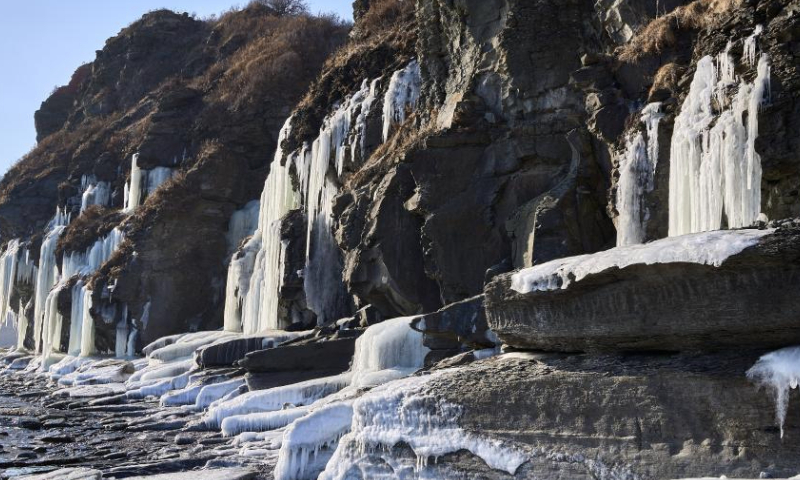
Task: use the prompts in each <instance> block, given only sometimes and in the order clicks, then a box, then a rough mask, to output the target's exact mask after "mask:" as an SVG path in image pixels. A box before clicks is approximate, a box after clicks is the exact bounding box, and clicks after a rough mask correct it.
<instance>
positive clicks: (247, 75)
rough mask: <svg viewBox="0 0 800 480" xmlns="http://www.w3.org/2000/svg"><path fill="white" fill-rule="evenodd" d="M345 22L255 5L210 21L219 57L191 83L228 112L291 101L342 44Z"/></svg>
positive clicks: (329, 17) (346, 27)
mask: <svg viewBox="0 0 800 480" xmlns="http://www.w3.org/2000/svg"><path fill="white" fill-rule="evenodd" d="M349 31H350V24H349V23H347V22H344V21H342V20H341V19H340V18H338V17H336V16H334V15H296V16H276V15H274V14H272V13H271V12H270V10H269V9H268V8H266V7H264V6H263V5H260V4H258V3H252V4H250V5H248V6H247V7H245V8H244V9H243V10H232V11H229V12H228V13H226V14H224V15H222V16H221V17H220V18H219V19H218V20H215V22H214V35H216V36H218V37H219V44H220V45H221V46H222V47H221V50H222V51H226V50H228V49H232V48H233V47H237V46H238V48H235V50H233V52H232V53H231V54H230V55H227V56H223V58H220V59H219V61H217V62H216V63H215V64H214V65H212V66H211V67H210V68H209V69H208V71H207V72H205V73H204V74H203V75H202V76H201V77H199V78H197V79H195V81H194V82H193V85H192V86H193V87H195V88H198V89H200V90H202V91H207V92H208V91H212V90H213V93H212V97H211V98H212V100H213V101H216V102H219V103H221V104H225V105H226V106H227V108H229V109H230V110H239V109H240V108H242V107H244V106H247V105H248V104H253V103H259V102H261V103H263V102H265V101H267V100H269V99H274V98H282V99H284V100H289V101H292V102H296V101H297V100H299V99H300V97H301V96H302V95H303V94H304V93H305V91H306V88H307V86H308V84H309V83H311V81H312V80H313V79H314V76H315V75H316V73H317V72H318V71H319V69H320V68H321V66H322V64H323V63H324V61H325V59H326V58H327V57H328V55H329V54H330V53H331V52H333V51H335V50H336V49H337V48H338V47H339V46H340V45H342V44H343V43H344V42H345V41H346V39H347V35H348V33H349Z"/></svg>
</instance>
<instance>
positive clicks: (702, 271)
mask: <svg viewBox="0 0 800 480" xmlns="http://www.w3.org/2000/svg"><path fill="white" fill-rule="evenodd" d="M747 232H750V233H747ZM718 234H722V235H733V236H736V237H737V238H738V237H740V236H741V235H756V236H760V235H759V234H757V232H756V231H753V230H750V231H740V232H738V233H737V232H733V233H730V232H729V233H724V232H714V233H713V234H712V236H709V235H708V234H698V236H695V237H688V236H687V237H679V238H684V239H686V242H688V243H687V244H688V245H693V246H691V247H689V249H688V251H687V252H685V253H684V254H682V255H690V256H692V255H693V254H694V253H696V252H695V249H696V250H697V251H701V250H705V249H713V248H716V247H719V248H724V245H722V244H720V243H715V244H714V246H711V244H709V243H707V242H710V241H711V240H710V239H711V238H716V237H719V235H718ZM729 240H730V239H729ZM724 241H728V240H724ZM724 241H723V243H724ZM730 241H738V240H736V239H734V240H730ZM675 245H676V243H675V241H674V240H673V239H665V240H662V241H659V242H654V243H652V244H648V245H647V246H646V247H641V246H634V247H622V248H621V249H614V250H612V251H609V252H610V253H608V254H607V253H606V252H603V253H600V254H596V255H597V256H590V257H574V258H573V259H566V260H559V261H558V262H562V263H563V262H566V263H570V262H572V261H573V260H575V259H577V260H579V261H582V265H583V267H582V266H580V265H579V266H578V267H577V268H575V267H572V268H573V270H574V271H579V270H580V269H581V268H584V267H585V266H586V265H590V264H591V265H599V264H600V263H602V262H600V259H601V258H602V257H600V256H601V255H609V254H610V255H616V256H617V257H618V258H624V257H627V256H629V255H634V254H636V255H638V254H639V253H637V252H643V250H642V249H643V248H646V249H649V250H650V251H651V253H653V254H656V255H659V256H660V255H665V254H668V253H669V251H670V249H671V248H672V247H674V246H675ZM626 248H627V250H626ZM645 256H646V255H645ZM606 258H607V257H606ZM637 258H638V257H637ZM687 258H688V257H687ZM612 263H613V262H612ZM545 265H552V264H545ZM603 265H604V267H605V266H608V267H609V268H604V267H603V268H595V267H591V268H594V270H592V271H591V272H589V274H588V275H586V276H585V277H583V276H581V278H578V279H577V280H576V279H575V277H574V274H573V273H569V275H571V277H569V278H571V279H572V281H569V282H566V284H565V282H563V281H561V282H562V283H560V287H559V286H558V285H555V286H551V287H548V286H542V285H540V286H539V287H538V288H540V290H534V291H531V292H529V293H520V292H518V291H515V290H514V289H513V288H512V281H513V279H514V277H515V275H516V274H506V275H501V276H498V277H497V278H496V279H495V280H493V281H492V282H491V283H490V284H489V285H488V286H487V288H486V309H487V316H488V323H489V327H490V328H491V329H492V331H493V332H495V333H496V334H497V336H498V337H499V338H500V339H501V340H502V341H503V342H504V343H506V344H508V345H511V346H513V347H517V348H523V349H540V350H548V351H561V352H577V351H613V350H629V351H630V350H637V351H641V350H661V351H692V350H693V351H708V350H717V349H730V348H741V347H750V348H778V347H784V346H788V345H793V344H798V343H800V321H798V318H800V300H798V296H797V291H798V289H799V288H800V228H798V227H795V226H787V227H781V228H779V229H778V230H776V231H775V232H774V233H773V234H767V235H764V236H760V240H755V244H754V245H752V246H750V247H747V248H745V249H744V250H742V251H741V252H740V253H737V254H734V255H731V256H729V257H728V258H727V259H726V260H724V261H723V262H722V263H721V265H720V266H719V267H716V266H713V265H706V264H697V263H688V261H683V262H681V261H673V262H669V263H653V264H650V265H646V264H643V263H635V262H633V264H632V265H629V266H626V267H625V268H621V269H620V268H616V267H614V266H613V265H610V266H609V265H607V262H606V263H603ZM541 267H542V266H539V267H535V268H541ZM544 270H547V267H546V266H545V267H544ZM527 271H528V272H530V271H532V270H527ZM538 271H543V270H538ZM581 275H582V274H581ZM545 277H547V276H545ZM545 277H542V278H543V279H544V280H543V281H556V282H558V281H560V280H558V279H557V277H555V276H551V277H547V278H545ZM519 278H520V277H517V279H518V280H519ZM548 278H549V280H548Z"/></svg>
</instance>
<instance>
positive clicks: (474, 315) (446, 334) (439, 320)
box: [411, 295, 494, 350]
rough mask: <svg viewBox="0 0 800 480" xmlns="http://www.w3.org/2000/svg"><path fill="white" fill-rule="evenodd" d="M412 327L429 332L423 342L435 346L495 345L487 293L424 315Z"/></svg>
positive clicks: (437, 347) (440, 347) (444, 347)
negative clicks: (489, 323)
mask: <svg viewBox="0 0 800 480" xmlns="http://www.w3.org/2000/svg"><path fill="white" fill-rule="evenodd" d="M411 328H413V329H415V330H418V331H420V332H422V333H423V334H425V336H424V339H423V343H424V344H425V346H426V347H428V348H430V349H431V350H448V349H457V348H459V347H461V346H462V345H463V346H466V347H472V348H489V347H493V346H494V342H493V341H492V340H491V338H490V337H491V336H492V335H491V333H489V332H488V330H489V327H488V325H487V323H486V314H485V310H484V308H483V295H478V296H476V297H473V298H470V299H467V300H464V301H461V302H456V303H453V304H450V305H448V306H446V307H444V308H442V309H440V310H438V311H436V312H433V313H429V314H425V315H420V316H419V317H417V318H415V319H414V320H413V321H412V322H411Z"/></svg>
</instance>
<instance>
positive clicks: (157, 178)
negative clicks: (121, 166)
mask: <svg viewBox="0 0 800 480" xmlns="http://www.w3.org/2000/svg"><path fill="white" fill-rule="evenodd" d="M173 173H174V172H173V169H171V168H169V167H155V168H153V169H152V170H144V169H142V168H139V154H138V153H135V154H133V156H132V157H131V178H130V180H129V181H128V183H126V184H125V206H124V211H126V212H129V213H130V212H133V211H134V210H136V207H138V206H139V205H141V204H142V202H143V201H144V199H145V198H147V196H148V195H150V194H152V193H153V192H154V191H155V190H156V189H157V188H158V187H159V186H161V184H162V183H164V182H166V181H167V180H169V179H170V178H172V174H173Z"/></svg>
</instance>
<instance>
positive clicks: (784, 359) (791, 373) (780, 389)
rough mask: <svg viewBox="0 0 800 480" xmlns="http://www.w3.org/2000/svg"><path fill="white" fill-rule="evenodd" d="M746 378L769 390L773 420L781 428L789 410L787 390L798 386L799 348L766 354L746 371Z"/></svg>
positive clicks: (799, 368)
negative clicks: (771, 398) (773, 404)
mask: <svg viewBox="0 0 800 480" xmlns="http://www.w3.org/2000/svg"><path fill="white" fill-rule="evenodd" d="M747 377H748V378H749V379H750V380H752V381H754V382H756V383H757V384H758V385H760V386H763V387H766V388H768V389H770V390H771V393H772V394H773V396H774V397H775V419H776V420H777V422H778V425H779V426H780V428H781V438H783V425H784V423H785V422H786V412H787V410H788V409H789V390H791V389H794V388H797V387H798V385H800V347H789V348H784V349H781V350H777V351H774V352H771V353H768V354H766V355H764V356H762V357H761V358H759V359H758V361H757V362H756V364H755V365H753V366H752V367H751V368H750V370H748V371H747Z"/></svg>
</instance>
